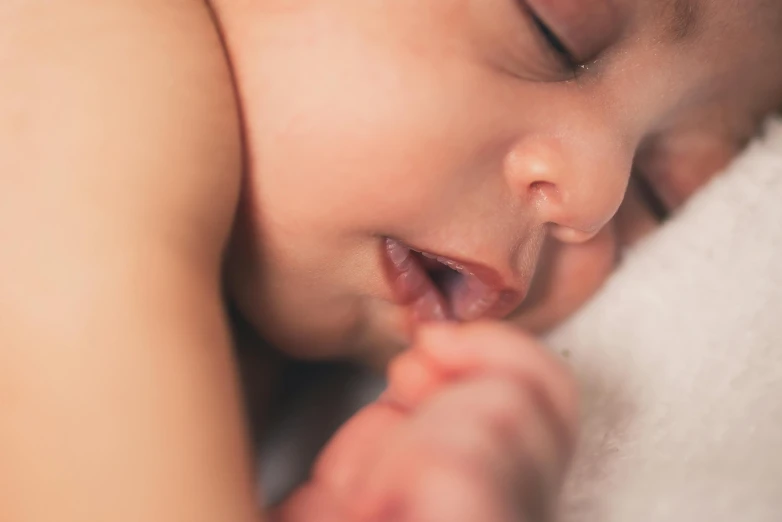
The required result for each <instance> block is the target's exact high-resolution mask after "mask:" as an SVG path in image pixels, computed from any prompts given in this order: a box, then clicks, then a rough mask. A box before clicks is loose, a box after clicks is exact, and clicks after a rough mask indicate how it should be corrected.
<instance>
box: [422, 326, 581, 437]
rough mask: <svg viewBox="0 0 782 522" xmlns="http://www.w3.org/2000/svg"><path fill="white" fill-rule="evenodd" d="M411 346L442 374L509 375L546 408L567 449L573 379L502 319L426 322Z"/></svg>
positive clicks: (573, 412)
mask: <svg viewBox="0 0 782 522" xmlns="http://www.w3.org/2000/svg"><path fill="white" fill-rule="evenodd" d="M414 351H415V352H417V353H420V354H421V355H420V357H421V358H422V360H423V361H425V362H426V364H432V365H434V366H435V367H436V368H438V369H439V372H440V374H441V375H445V376H446V378H451V379H454V378H459V377H463V376H470V375H472V376H474V375H482V374H487V373H491V374H494V375H507V376H509V377H511V378H513V379H514V381H515V382H517V383H518V384H519V386H521V387H525V388H528V389H529V390H530V391H531V393H532V394H533V396H534V397H536V398H537V399H538V400H540V402H541V404H542V406H543V407H544V408H546V409H548V410H549V411H550V413H551V414H552V420H553V421H554V422H555V423H556V424H557V427H558V431H559V434H558V436H559V437H560V439H561V441H562V443H563V446H564V448H566V449H568V452H570V451H572V448H573V446H574V445H575V440H576V435H577V426H578V399H577V390H576V385H575V381H574V379H573V377H572V376H571V374H570V372H569V371H568V369H567V368H566V367H565V365H564V364H563V363H562V362H561V361H559V360H557V358H555V357H554V355H553V354H551V353H550V352H548V351H547V350H546V349H545V347H544V346H542V345H541V344H540V343H539V342H538V341H536V340H535V339H533V338H532V337H530V336H528V335H526V334H524V333H523V332H521V331H520V330H518V329H516V328H514V327H512V326H510V325H507V324H504V323H495V322H492V323H488V322H487V323H474V324H469V325H463V326H458V327H454V326H451V325H431V326H427V327H425V328H422V329H421V331H420V333H419V336H418V338H417V339H416V344H415V347H414Z"/></svg>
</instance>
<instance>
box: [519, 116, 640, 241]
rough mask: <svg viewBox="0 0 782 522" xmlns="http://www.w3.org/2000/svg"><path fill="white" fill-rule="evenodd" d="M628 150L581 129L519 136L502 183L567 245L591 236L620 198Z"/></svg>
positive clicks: (629, 161) (630, 154)
mask: <svg viewBox="0 0 782 522" xmlns="http://www.w3.org/2000/svg"><path fill="white" fill-rule="evenodd" d="M632 157H633V152H632V150H630V148H629V147H624V146H623V145H620V144H619V140H617V139H616V138H611V137H609V136H607V135H606V134H605V133H603V134H601V133H599V132H595V131H594V130H593V129H592V130H587V129H584V131H583V132H581V133H579V135H578V136H576V135H574V134H565V133H557V134H554V135H551V136H544V135H533V136H525V137H522V138H520V139H519V140H518V141H517V142H516V143H515V144H514V145H513V146H512V147H511V148H510V149H509V150H508V152H507V155H506V157H505V161H504V171H505V172H504V175H505V180H506V183H507V184H508V186H509V187H510V189H511V191H512V192H513V193H514V196H515V197H517V198H518V199H520V200H521V201H522V202H523V203H525V204H527V205H532V207H533V209H534V212H535V213H536V215H537V220H538V222H539V223H540V224H544V223H545V224H550V225H551V233H552V235H553V236H555V237H556V238H557V239H559V240H560V241H563V242H567V243H581V242H585V241H588V240H589V239H591V238H592V237H594V236H595V235H596V234H597V233H598V232H599V231H600V229H601V228H603V226H604V225H605V224H606V223H607V222H608V221H609V220H610V219H611V218H612V217H613V215H614V214H615V213H616V211H617V209H618V208H619V205H620V204H621V202H622V199H623V197H624V193H625V190H626V188H627V183H628V180H629V177H630V168H631V165H632Z"/></svg>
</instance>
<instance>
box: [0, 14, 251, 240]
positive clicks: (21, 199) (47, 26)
mask: <svg viewBox="0 0 782 522" xmlns="http://www.w3.org/2000/svg"><path fill="white" fill-rule="evenodd" d="M0 64H2V67H1V68H0V70H1V71H2V72H0V77H1V78H2V81H0V203H2V204H0V209H5V210H0V220H3V219H11V220H13V219H15V218H20V217H21V215H20V214H23V213H24V212H23V211H22V209H20V206H22V205H27V206H29V205H41V206H42V207H44V209H45V210H46V211H48V209H50V208H51V206H52V205H53V204H54V203H55V202H57V206H58V207H60V208H59V210H60V211H62V212H64V213H65V215H66V216H67V217H72V218H73V219H74V220H76V221H80V220H81V221H84V220H91V219H92V220H94V219H101V218H105V219H109V220H111V221H112V222H114V223H116V227H117V228H118V230H117V232H127V233H132V232H133V230H131V229H134V228H139V229H145V233H146V232H148V230H149V229H152V228H161V226H160V224H161V223H162V224H164V225H163V228H165V227H166V226H171V227H175V228H176V233H180V234H181V235H187V234H188V231H187V230H186V229H191V228H192V227H194V226H197V227H198V228H199V234H198V235H199V237H209V238H211V239H212V240H213V242H222V241H225V236H226V235H227V230H228V228H229V225H230V220H231V219H232V215H233V211H234V206H235V204H236V197H237V194H236V193H237V191H238V185H239V175H240V169H241V139H240V129H239V117H238V114H237V107H236V103H235V96H234V92H233V86H232V82H231V74H230V70H229V66H228V62H227V59H226V58H225V56H224V53H223V47H222V44H221V40H220V37H219V34H218V31H217V29H216V27H215V24H214V21H213V19H212V16H211V13H210V11H209V9H208V7H207V5H206V3H205V2H201V1H197V0H113V1H111V2H107V1H105V0H71V1H68V2H50V1H44V0H7V2H5V3H4V5H3V7H2V8H0ZM2 194H4V195H2ZM6 199H7V201H4V200H6ZM107 202H108V203H109V204H107ZM47 203H48V204H49V205H47ZM4 213H10V214H7V215H5V216H4V215H3V214H4ZM66 221H68V220H67V219H66ZM63 224H64V225H65V224H66V223H63ZM123 227H124V228H126V229H127V230H124V229H123ZM0 230H1V228H0Z"/></svg>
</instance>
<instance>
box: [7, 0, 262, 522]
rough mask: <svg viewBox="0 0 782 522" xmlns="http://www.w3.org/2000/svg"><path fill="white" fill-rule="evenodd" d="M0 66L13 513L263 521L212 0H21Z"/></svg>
mask: <svg viewBox="0 0 782 522" xmlns="http://www.w3.org/2000/svg"><path fill="white" fill-rule="evenodd" d="M0 71H1V72H0V74H1V75H2V80H0V250H2V270H1V271H0V463H1V464H0V520H2V521H3V522H20V521H32V520H35V521H41V522H44V521H55V520H56V521H58V522H87V521H112V522H139V521H161V522H163V521H165V522H174V521H185V520H186V521H188V522H196V521H204V522H206V521H214V522H217V521H219V522H248V521H255V520H257V519H258V515H257V513H256V502H255V499H254V486H253V482H252V473H251V469H250V466H249V459H248V455H247V454H248V452H247V443H246V436H245V430H244V428H243V424H242V420H241V413H240V407H239V399H238V393H237V385H236V379H235V375H234V374H235V368H234V365H233V362H232V360H231V355H230V351H229V342H228V332H227V328H226V324H225V320H224V317H223V311H222V308H221V302H220V288H219V270H220V257H221V252H222V249H223V246H224V243H225V241H226V238H227V235H228V232H229V227H230V221H231V219H232V214H233V211H234V207H235V200H236V196H237V191H238V182H239V171H240V150H239V136H238V133H239V130H238V123H237V117H236V108H235V106H234V98H233V93H232V90H231V85H230V80H229V74H228V71H227V67H226V65H225V60H224V58H223V55H222V51H221V47H220V43H219V40H218V38H217V35H216V34H215V32H214V29H213V27H212V22H211V20H210V17H209V13H208V11H207V9H206V7H205V4H204V3H203V2H201V1H197V0H193V1H186V0H181V1H175V0H111V1H109V0H70V1H67V2H63V1H61V2H52V1H42V0H41V1H39V0H4V1H3V2H2V7H0Z"/></svg>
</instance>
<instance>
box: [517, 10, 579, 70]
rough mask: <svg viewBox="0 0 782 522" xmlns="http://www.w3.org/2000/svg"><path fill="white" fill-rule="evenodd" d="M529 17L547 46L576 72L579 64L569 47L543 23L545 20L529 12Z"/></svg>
mask: <svg viewBox="0 0 782 522" xmlns="http://www.w3.org/2000/svg"><path fill="white" fill-rule="evenodd" d="M529 16H530V18H532V23H533V24H535V28H536V29H537V30H538V32H539V33H540V35H541V36H542V37H543V39H544V40H545V41H546V44H547V45H548V46H549V47H550V48H551V50H552V51H554V52H555V53H556V54H557V56H559V57H560V59H561V60H562V61H563V62H564V63H565V64H566V65H567V66H568V68H570V69H574V70H575V68H576V67H577V66H578V63H577V61H576V60H575V58H573V53H571V52H570V50H569V49H568V48H567V46H565V44H563V43H562V40H560V39H559V38H558V37H557V35H556V34H554V31H552V30H551V29H550V28H549V27H548V26H547V25H546V24H545V23H543V20H541V19H540V18H538V16H537V15H535V13H533V12H532V11H529Z"/></svg>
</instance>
